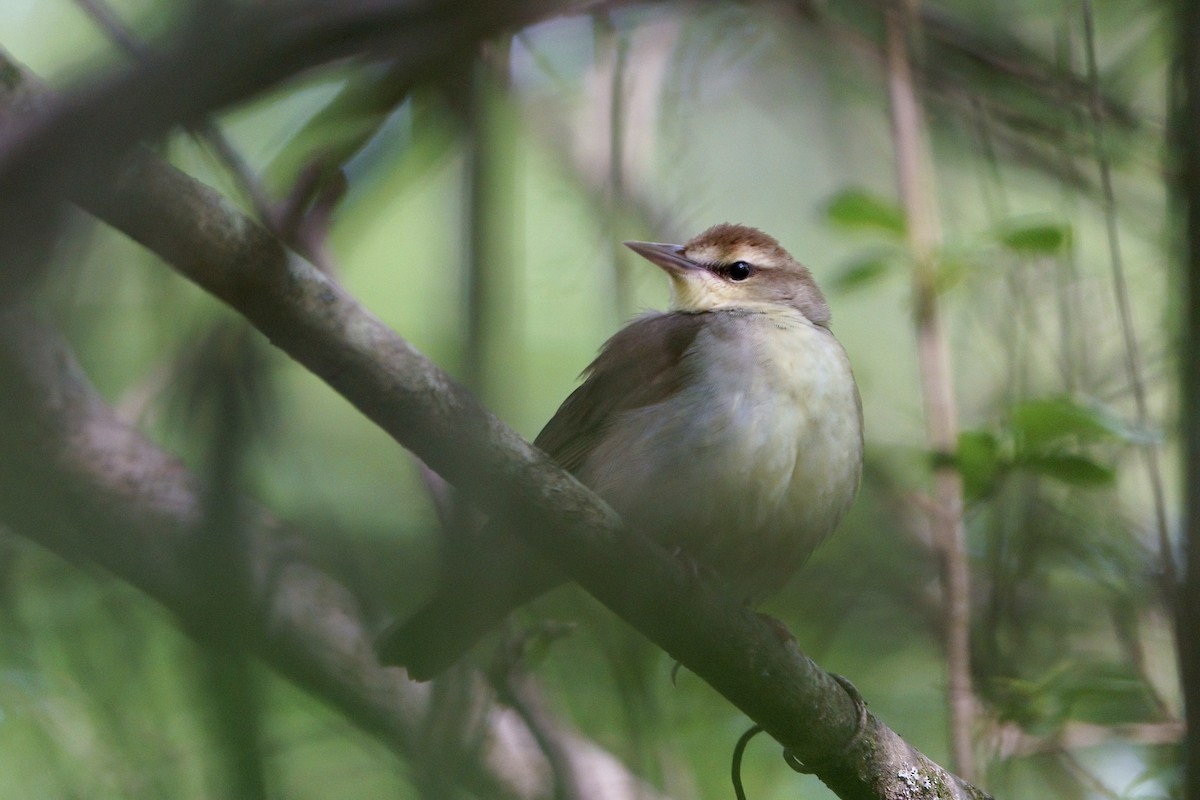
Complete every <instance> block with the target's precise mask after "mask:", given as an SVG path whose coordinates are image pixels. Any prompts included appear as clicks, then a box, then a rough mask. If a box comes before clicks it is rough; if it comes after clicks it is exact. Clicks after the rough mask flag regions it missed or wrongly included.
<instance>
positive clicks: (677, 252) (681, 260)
mask: <svg viewBox="0 0 1200 800" xmlns="http://www.w3.org/2000/svg"><path fill="white" fill-rule="evenodd" d="M625 246H626V247H628V248H629V249H630V250H632V251H633V252H635V253H637V254H638V255H639V256H641V257H642V258H645V259H646V260H648V261H650V262H651V263H653V264H657V265H658V266H660V267H662V268H663V269H665V270H666V271H667V272H669V273H675V274H679V273H682V272H685V271H691V270H696V269H701V267H700V265H699V264H697V263H696V262H695V261H692V260H691V259H690V258H688V257H687V256H685V255H684V254H683V245H679V244H659V243H658V242H625Z"/></svg>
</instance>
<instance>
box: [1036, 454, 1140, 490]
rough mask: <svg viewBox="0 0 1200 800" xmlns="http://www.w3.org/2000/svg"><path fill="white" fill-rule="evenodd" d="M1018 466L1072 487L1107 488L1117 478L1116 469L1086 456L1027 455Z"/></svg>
mask: <svg viewBox="0 0 1200 800" xmlns="http://www.w3.org/2000/svg"><path fill="white" fill-rule="evenodd" d="M1017 465H1018V466H1020V467H1022V468H1024V469H1027V470H1029V471H1031V472H1036V473H1038V474H1039V475H1045V476H1046V477H1048V478H1054V479H1055V480H1060V481H1062V482H1063V483H1066V484H1070V485H1071V486H1083V487H1093V486H1106V485H1108V484H1110V483H1112V482H1113V481H1114V480H1116V477H1117V471H1116V470H1115V469H1113V468H1112V467H1109V466H1106V465H1104V464H1100V463H1098V462H1096V461H1093V460H1092V459H1090V458H1087V457H1086V456H1076V455H1057V454H1055V455H1025V456H1021V457H1020V458H1018V459H1017Z"/></svg>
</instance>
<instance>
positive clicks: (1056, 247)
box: [999, 219, 1071, 256]
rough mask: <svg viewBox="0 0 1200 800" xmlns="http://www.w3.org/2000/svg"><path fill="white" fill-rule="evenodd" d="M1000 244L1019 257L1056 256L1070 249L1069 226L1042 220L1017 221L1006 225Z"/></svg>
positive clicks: (1000, 235)
mask: <svg viewBox="0 0 1200 800" xmlns="http://www.w3.org/2000/svg"><path fill="white" fill-rule="evenodd" d="M999 237H1000V243H1001V244H1002V245H1004V246H1005V247H1007V248H1008V249H1009V250H1012V251H1013V252H1015V253H1020V254H1021V255H1034V256H1036V255H1043V256H1050V255H1056V254H1057V253H1060V252H1062V251H1063V250H1068V249H1070V247H1071V226H1070V225H1068V224H1066V223H1063V222H1051V221H1047V220H1044V219H1038V220H1018V221H1017V222H1015V223H1010V224H1008V225H1006V226H1005V227H1004V228H1003V229H1002V230H1001V231H1000V234H999Z"/></svg>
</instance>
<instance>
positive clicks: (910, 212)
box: [886, 0, 975, 780]
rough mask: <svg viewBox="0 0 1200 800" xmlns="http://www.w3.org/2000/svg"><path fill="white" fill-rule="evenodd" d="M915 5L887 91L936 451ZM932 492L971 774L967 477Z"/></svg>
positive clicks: (956, 728) (953, 475)
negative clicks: (913, 43)
mask: <svg viewBox="0 0 1200 800" xmlns="http://www.w3.org/2000/svg"><path fill="white" fill-rule="evenodd" d="M916 5H917V3H916V0H904V1H903V2H897V3H893V4H890V5H889V6H888V8H887V12H886V15H887V71H888V93H889V96H890V100H891V119H892V135H893V146H894V148H895V155H896V179H897V183H898V186H899V191H900V199H901V203H902V204H903V206H904V211H905V215H906V217H907V220H908V227H907V230H908V243H909V248H910V250H911V254H912V258H913V264H914V269H913V300H914V305H915V317H914V324H915V326H916V334H917V358H918V365H919V370H920V380H921V395H922V400H923V403H924V409H925V426H926V439H927V442H928V445H929V448H930V450H931V451H932V452H934V453H936V454H939V455H951V454H953V453H954V452H955V450H956V448H957V444H958V409H957V406H956V404H955V400H954V382H953V377H952V375H951V367H950V354H949V348H948V346H947V342H946V337H945V334H944V332H943V328H942V320H941V315H940V313H939V311H938V303H937V287H936V283H935V272H936V264H935V262H936V255H937V248H938V242H939V239H940V238H941V233H940V231H939V226H938V220H937V215H936V213H935V211H934V209H933V200H932V198H933V193H932V189H931V186H930V184H931V180H930V171H931V167H930V164H929V161H928V157H927V154H926V141H925V135H924V130H923V127H924V126H923V122H922V118H921V117H922V115H921V107H920V103H919V102H918V100H917V92H916V87H915V86H914V80H913V72H912V66H911V61H910V54H909V33H910V32H913V31H915V30H916V26H917V8H916ZM943 461H945V459H943ZM933 492H934V496H933V511H932V513H931V514H930V520H929V522H930V529H931V531H932V533H933V539H934V544H935V546H936V547H937V549H938V551H939V553H940V556H941V572H942V589H943V603H944V610H945V631H944V635H945V647H946V677H947V693H948V704H949V711H950V741H951V752H952V753H953V757H954V764H955V769H956V770H957V771H958V773H959V774H961V775H964V776H973V775H974V774H975V758H974V753H973V749H972V730H973V728H974V716H975V700H974V694H973V691H972V688H971V664H970V617H971V607H970V593H969V589H970V570H969V568H968V565H967V554H966V546H965V543H964V534H963V520H962V511H963V493H962V478H961V476H960V475H959V474H958V471H957V470H955V469H954V467H953V466H951V465H949V464H945V463H943V464H940V465H938V466H937V467H935V469H934V474H933ZM967 780H971V778H970V777H968V778H967Z"/></svg>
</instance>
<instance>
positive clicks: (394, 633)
mask: <svg viewBox="0 0 1200 800" xmlns="http://www.w3.org/2000/svg"><path fill="white" fill-rule="evenodd" d="M494 534H495V532H493V535H494ZM473 552H474V553H475V554H476V555H474V556H472V557H471V558H468V559H463V560H459V561H458V562H457V563H455V564H454V567H455V568H454V569H452V570H450V573H451V574H449V575H448V576H447V578H446V579H445V580H444V581H443V583H442V586H441V587H440V588H439V589H438V590H437V592H436V593H435V594H434V596H433V599H432V600H430V601H429V602H428V603H426V604H425V605H424V606H422V607H421V608H420V609H419V610H418V611H417V612H416V613H415V614H413V615H412V616H411V617H409V618H408V619H406V620H404V621H403V622H399V623H396V624H394V625H392V626H391V627H389V628H388V629H387V630H386V631H384V633H383V635H382V636H381V637H380V638H379V641H378V643H377V645H376V652H377V653H378V655H379V660H380V662H382V663H384V664H391V665H395V666H401V667H404V668H405V669H406V670H407V671H408V676H409V677H410V678H412V679H413V680H418V681H427V680H430V679H432V678H435V677H437V676H438V674H440V673H441V672H443V671H445V670H446V669H447V668H448V667H450V666H452V665H453V664H454V663H455V662H457V661H458V660H459V659H461V658H462V657H463V656H464V655H466V653H467V651H468V650H470V649H471V648H472V647H473V646H474V645H475V644H476V643H477V642H478V641H479V640H480V639H482V638H483V637H484V636H485V635H486V634H487V633H488V632H489V631H491V630H492V629H493V628H495V627H496V626H497V625H499V624H500V622H501V621H502V620H503V619H504V618H505V617H506V616H508V614H509V612H511V611H512V610H513V609H515V608H518V607H519V606H522V605H524V604H525V603H528V602H529V601H530V600H532V599H534V598H535V597H537V596H538V595H540V594H542V593H543V592H546V591H547V590H549V589H551V588H553V587H554V586H555V585H557V584H558V583H561V582H562V578H561V576H559V574H558V572H557V571H556V570H554V569H553V568H552V567H550V565H549V564H547V563H546V562H545V561H544V560H543V559H541V558H540V557H539V556H537V555H535V554H533V553H532V552H531V551H530V550H529V549H528V548H527V547H526V546H524V544H523V543H519V542H514V541H511V540H509V541H506V540H505V537H503V536H498V537H496V538H493V539H491V540H490V546H489V547H486V548H485V547H479V548H475V549H474V551H473ZM464 562H466V563H464Z"/></svg>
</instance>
